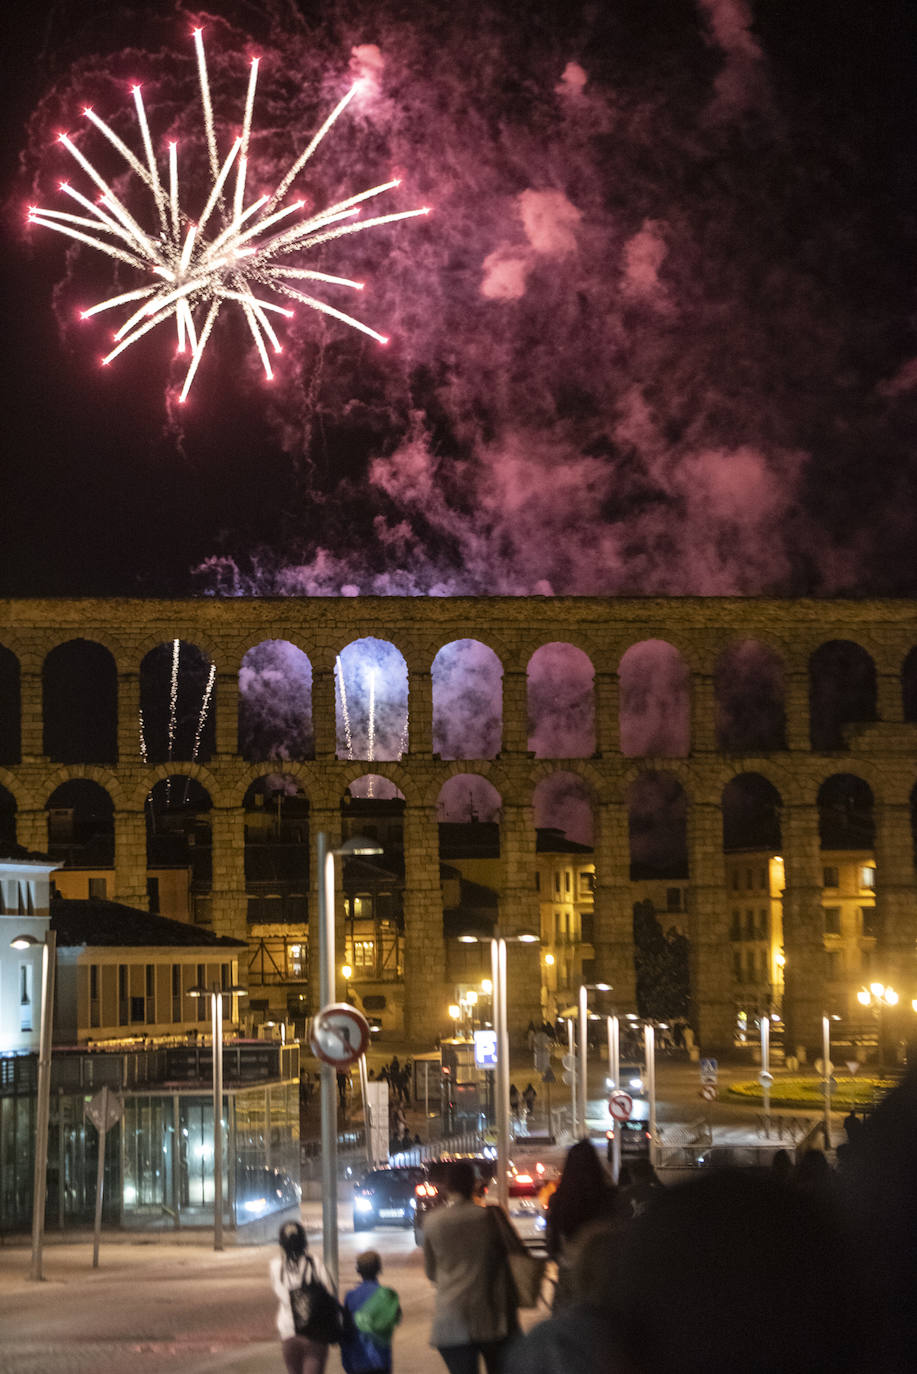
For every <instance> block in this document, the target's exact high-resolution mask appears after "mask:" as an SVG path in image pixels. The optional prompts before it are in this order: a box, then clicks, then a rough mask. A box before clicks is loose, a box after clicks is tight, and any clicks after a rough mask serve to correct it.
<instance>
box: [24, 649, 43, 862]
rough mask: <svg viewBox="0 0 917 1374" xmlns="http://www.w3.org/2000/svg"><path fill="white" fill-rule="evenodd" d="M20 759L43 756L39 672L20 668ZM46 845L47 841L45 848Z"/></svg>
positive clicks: (29, 759) (38, 758) (35, 758)
mask: <svg viewBox="0 0 917 1374" xmlns="http://www.w3.org/2000/svg"><path fill="white" fill-rule="evenodd" d="M20 700H21V703H22V707H21V721H22V725H21V730H22V733H21V740H22V761H23V763H30V762H32V761H33V760H40V759H42V758H44V752H45V741H44V728H43V719H44V718H43V714H42V685H41V673H40V672H38V673H32V672H28V671H27V670H26V669H25V668H23V669H22V673H21V676H20ZM46 846H47V841H46V842H45V845H44V846H42V847H43V848H45V847H46Z"/></svg>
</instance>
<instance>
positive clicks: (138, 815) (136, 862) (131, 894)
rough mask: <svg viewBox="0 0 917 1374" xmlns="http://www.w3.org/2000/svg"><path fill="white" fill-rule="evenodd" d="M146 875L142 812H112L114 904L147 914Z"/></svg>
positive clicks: (144, 833) (144, 834)
mask: <svg viewBox="0 0 917 1374" xmlns="http://www.w3.org/2000/svg"><path fill="white" fill-rule="evenodd" d="M146 873H147V863H146V821H145V819H144V814H143V812H142V811H116V812H115V890H114V894H113V899H114V901H116V902H123V903H124V905H125V906H134V907H140V909H141V910H143V911H146V910H148V907H149V902H148V898H147V890H146Z"/></svg>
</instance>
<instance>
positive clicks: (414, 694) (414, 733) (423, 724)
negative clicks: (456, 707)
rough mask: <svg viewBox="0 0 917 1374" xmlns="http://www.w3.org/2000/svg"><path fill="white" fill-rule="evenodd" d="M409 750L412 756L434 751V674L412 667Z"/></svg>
mask: <svg viewBox="0 0 917 1374" xmlns="http://www.w3.org/2000/svg"><path fill="white" fill-rule="evenodd" d="M408 752H409V753H410V755H411V757H412V758H418V757H423V758H429V757H430V755H431V754H432V753H433V674H432V673H431V672H430V670H429V669H427V668H412V669H411V671H410V675H409V677H408Z"/></svg>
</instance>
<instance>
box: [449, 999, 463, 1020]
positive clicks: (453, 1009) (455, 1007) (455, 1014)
mask: <svg viewBox="0 0 917 1374" xmlns="http://www.w3.org/2000/svg"><path fill="white" fill-rule="evenodd" d="M461 1014H462V1009H461V1007H460V1006H459V1004H458V1002H453V1003H452V1004H451V1005H450V1007H449V1020H450V1021H457V1020H458V1019H459V1017H460V1016H461Z"/></svg>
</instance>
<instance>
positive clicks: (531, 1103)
mask: <svg viewBox="0 0 917 1374" xmlns="http://www.w3.org/2000/svg"><path fill="white" fill-rule="evenodd" d="M537 1096H538V1093H537V1092H536V1091H535V1085H534V1083H526V1085H525V1090H524V1092H523V1094H522V1100H523V1102H524V1103H525V1114H526V1116H531V1115H532V1112H533V1111H534V1110H535V1098H536V1097H537Z"/></svg>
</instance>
